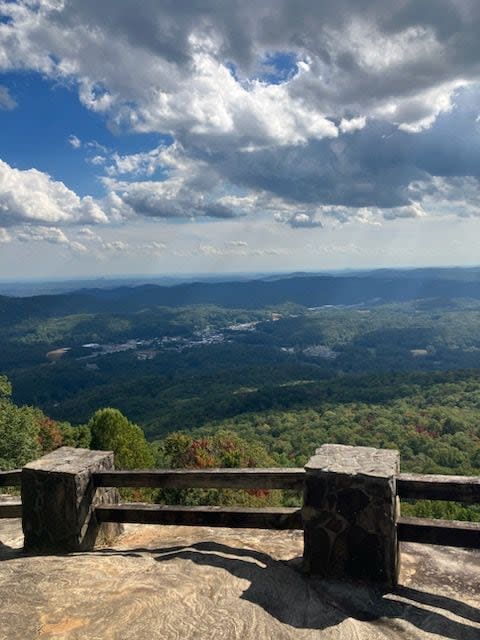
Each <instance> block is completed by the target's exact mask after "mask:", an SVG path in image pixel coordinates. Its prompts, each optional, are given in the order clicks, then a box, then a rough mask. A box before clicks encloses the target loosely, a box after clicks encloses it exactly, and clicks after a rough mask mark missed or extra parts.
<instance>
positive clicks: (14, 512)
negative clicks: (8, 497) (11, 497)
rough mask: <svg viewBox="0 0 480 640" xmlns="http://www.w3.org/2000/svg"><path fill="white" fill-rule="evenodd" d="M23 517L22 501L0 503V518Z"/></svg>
mask: <svg viewBox="0 0 480 640" xmlns="http://www.w3.org/2000/svg"><path fill="white" fill-rule="evenodd" d="M21 517H22V503H21V502H20V501H18V502H3V503H0V520H2V519H4V518H21Z"/></svg>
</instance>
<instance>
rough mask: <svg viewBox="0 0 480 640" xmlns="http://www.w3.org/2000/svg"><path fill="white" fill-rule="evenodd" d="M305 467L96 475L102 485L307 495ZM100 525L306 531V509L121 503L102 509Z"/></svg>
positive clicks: (94, 477)
mask: <svg viewBox="0 0 480 640" xmlns="http://www.w3.org/2000/svg"><path fill="white" fill-rule="evenodd" d="M304 480H305V471H304V469H303V468H299V469H291V468H283V469H282V468H273V469H255V468H249V469H201V470H199V469H168V470H167V469H157V470H155V471H108V472H102V473H95V474H93V481H94V483H95V484H96V486H98V487H149V488H164V489H165V488H169V489H193V488H196V489H245V490H247V491H248V490H255V489H267V490H270V489H283V490H291V491H302V490H303V485H304ZM96 512H97V518H98V520H99V521H100V522H135V523H142V524H176V525H190V526H208V527H238V528H252V529H302V528H303V527H302V512H301V509H300V508H298V507H296V508H285V507H283V508H282V507H266V508H249V507H209V506H203V507H183V506H170V505H151V504H138V503H137V504H132V503H127V504H121V505H107V506H99V507H97V510H96Z"/></svg>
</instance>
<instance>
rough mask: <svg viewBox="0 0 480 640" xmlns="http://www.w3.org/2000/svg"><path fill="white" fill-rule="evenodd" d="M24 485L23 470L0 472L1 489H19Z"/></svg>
mask: <svg viewBox="0 0 480 640" xmlns="http://www.w3.org/2000/svg"><path fill="white" fill-rule="evenodd" d="M21 484H22V471H21V469H14V470H13V471H0V487H19V486H20V485H21Z"/></svg>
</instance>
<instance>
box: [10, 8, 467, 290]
mask: <svg viewBox="0 0 480 640" xmlns="http://www.w3.org/2000/svg"><path fill="white" fill-rule="evenodd" d="M479 33H480V2H478V0H335V2H330V1H328V2H327V1H325V2H323V1H319V0H262V2H258V1H251V0H238V1H237V0H181V1H178V0H177V1H173V0H141V1H140V0H19V1H14V0H8V1H7V0H0V278H14V277H33V276H35V277H47V278H50V277H71V276H92V275H108V274H132V273H137V274H147V273H151V274H154V273H155V274H158V273H167V272H168V273H179V272H188V273H192V272H197V271H198V272H210V271H255V270H258V271H266V270H274V271H279V270H294V269H312V270H323V269H333V268H335V269H338V268H358V267H375V266H387V265H388V266H396V265H399V266H412V265H451V264H479V263H480V233H479V232H480V38H479V37H478V34H479Z"/></svg>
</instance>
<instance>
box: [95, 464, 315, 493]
mask: <svg viewBox="0 0 480 640" xmlns="http://www.w3.org/2000/svg"><path fill="white" fill-rule="evenodd" d="M93 481H94V483H95V484H96V486H97V487H144V488H146V487H150V488H152V487H155V488H163V489H166V488H168V489H284V490H293V491H302V490H303V484H304V481H305V470H304V469H303V468H302V467H300V468H295V469H292V468H288V467H284V468H273V469H256V468H248V469H156V470H154V471H104V472H101V473H94V474H93Z"/></svg>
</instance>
